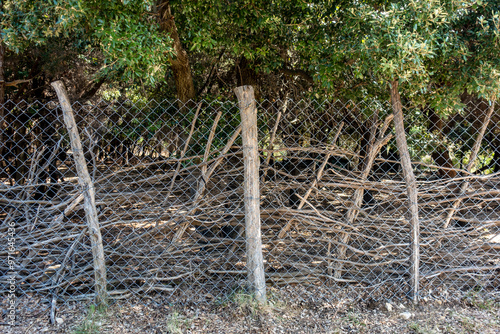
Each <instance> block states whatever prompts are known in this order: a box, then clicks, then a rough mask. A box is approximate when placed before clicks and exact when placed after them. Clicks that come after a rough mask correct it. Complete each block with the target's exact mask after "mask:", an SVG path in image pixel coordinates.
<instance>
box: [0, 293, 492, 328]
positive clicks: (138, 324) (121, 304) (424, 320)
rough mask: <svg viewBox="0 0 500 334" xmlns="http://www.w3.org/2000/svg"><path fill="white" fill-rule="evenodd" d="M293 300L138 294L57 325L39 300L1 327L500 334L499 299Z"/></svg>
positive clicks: (67, 308)
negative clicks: (154, 298) (200, 301)
mask: <svg viewBox="0 0 500 334" xmlns="http://www.w3.org/2000/svg"><path fill="white" fill-rule="evenodd" d="M285 299H286V297H285V296H272V297H271V298H269V304H268V305H267V306H265V307H260V306H258V305H257V304H256V303H255V302H254V301H253V299H252V298H251V296H249V295H247V294H244V293H235V294H234V295H233V296H231V297H230V298H228V299H227V300H226V301H224V302H214V303H210V304H207V305H204V306H202V305H194V306H182V307H174V306H171V305H168V304H166V303H163V304H162V303H155V302H147V301H146V300H142V301H140V300H133V299H131V300H120V301H114V302H113V304H112V305H111V306H110V307H109V308H108V309H107V310H105V311H103V310H96V309H94V308H93V307H88V306H84V305H82V304H81V303H67V304H65V305H63V306H60V307H59V308H58V311H57V313H56V315H55V321H56V323H57V324H55V325H51V324H50V321H49V314H50V312H49V311H48V310H47V308H46V307H45V308H43V307H42V305H41V304H39V305H37V301H36V300H35V299H34V298H31V299H30V300H29V305H28V304H26V305H24V306H25V307H24V308H23V309H22V310H21V311H20V314H19V316H18V321H19V322H18V323H17V325H16V326H15V327H9V326H7V325H6V323H5V322H4V321H5V319H2V325H1V326H0V333H75V334H77V333H117V334H121V333H172V334H177V333H398V334H402V333H453V334H454V333H500V303H499V302H498V300H496V301H493V300H483V299H479V298H468V299H464V300H462V301H456V302H441V301H432V302H430V301H421V302H420V304H419V305H417V306H413V305H412V304H411V303H409V302H407V303H401V302H392V303H389V302H386V301H381V302H373V301H372V302H364V301H361V302H358V303H350V302H346V301H336V302H328V303H326V302H319V301H318V302H315V301H314V300H308V301H307V302H306V301H302V302H284V301H283V300H285ZM38 302H39V301H38ZM23 310H24V311H23ZM37 310H38V312H37ZM4 317H5V312H4Z"/></svg>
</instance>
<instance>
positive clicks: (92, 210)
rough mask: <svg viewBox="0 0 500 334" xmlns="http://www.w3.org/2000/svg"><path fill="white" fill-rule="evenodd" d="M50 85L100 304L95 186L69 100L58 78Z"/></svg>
mask: <svg viewBox="0 0 500 334" xmlns="http://www.w3.org/2000/svg"><path fill="white" fill-rule="evenodd" d="M52 87H53V88H54V90H55V91H56V93H57V97H58V98H59V102H60V103H61V109H62V111H63V116H64V123H65V124H66V128H67V129H68V134H69V138H70V141H71V150H72V151H73V159H74V160H75V165H76V170H77V173H78V183H79V184H80V187H81V188H82V189H83V197H84V204H83V207H84V209H85V216H86V219H87V225H88V228H89V236H90V240H91V245H92V255H93V259H94V277H95V302H96V304H97V305H99V306H106V305H107V300H108V298H107V292H106V284H107V281H106V263H105V260H104V247H103V245H102V237H101V230H100V227H99V221H98V220H97V210H96V206H95V189H94V184H93V182H92V180H91V178H90V174H89V171H88V169H87V163H86V161H85V156H84V154H83V149H82V143H81V141H80V135H79V133H78V128H77V126H76V122H75V117H74V115H73V109H72V108H71V103H70V101H69V98H68V94H67V93H66V89H65V88H64V84H63V83H62V82H61V81H55V82H53V83H52Z"/></svg>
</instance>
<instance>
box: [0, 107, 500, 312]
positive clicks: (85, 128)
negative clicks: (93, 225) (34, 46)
mask: <svg viewBox="0 0 500 334" xmlns="http://www.w3.org/2000/svg"><path fill="white" fill-rule="evenodd" d="M3 108H4V115H5V119H4V122H5V124H4V128H3V129H2V133H1V135H2V138H1V143H2V147H1V152H0V153H1V161H0V163H1V165H0V167H1V171H0V173H1V174H0V177H1V183H0V220H1V225H0V226H1V227H0V239H1V240H0V243H1V244H2V245H8V246H7V247H5V248H3V249H2V250H1V256H0V268H1V273H0V274H1V279H0V291H1V292H2V295H5V296H8V295H9V294H10V295H12V294H15V296H16V300H17V301H16V303H17V304H18V307H17V308H18V309H25V312H26V314H28V315H29V313H30V312H35V309H34V308H33V306H30V305H32V302H33V301H34V300H36V301H37V302H40V303H41V304H40V305H43V306H42V307H41V309H43V310H44V311H45V310H50V309H52V311H53V310H54V308H56V307H57V305H61V304H67V303H71V302H73V301H92V300H93V298H94V294H95V289H94V288H95V287H94V268H93V260H92V249H91V240H90V236H89V231H88V227H87V223H86V219H85V213H84V209H83V195H82V191H83V190H84V189H81V187H80V186H79V183H78V176H77V173H76V170H75V163H74V160H73V152H72V151H71V147H70V142H69V139H68V134H67V130H66V128H65V126H64V122H63V120H62V114H61V110H60V108H59V103H57V102H48V103H42V102H29V103H28V102H19V103H13V102H7V103H5V104H4V105H3ZM257 108H258V128H259V134H258V138H259V153H260V175H259V178H260V201H261V202H260V210H261V222H262V242H263V249H262V250H263V254H264V265H265V275H266V283H267V286H268V293H269V294H271V295H272V294H275V295H277V296H282V297H283V298H287V299H288V300H308V299H311V298H314V299H315V300H318V299H323V300H325V301H329V300H333V299H337V300H338V299H341V298H348V299H353V300H360V299H363V300H368V299H369V300H401V299H405V298H407V297H408V296H409V292H410V291H411V286H410V285H409V278H410V268H411V265H412V264H411V261H410V252H411V249H410V232H411V227H410V223H409V220H408V203H407V192H406V191H407V189H406V184H405V182H404V179H403V174H402V170H401V165H400V157H399V153H398V150H397V147H396V143H395V139H394V130H393V125H392V123H387V124H389V127H388V128H387V130H386V131H385V132H384V131H383V124H384V121H385V120H386V119H387V117H388V116H389V115H390V114H391V108H390V105H388V104H385V103H380V102H373V103H354V102H352V101H347V102H342V101H334V102H329V101H324V102H320V101H314V100H309V101H305V100H303V101H292V100H287V101H279V100H277V101H262V102H259V103H258V106H257ZM489 108H490V107H489V106H488V104H486V103H484V102H477V103H470V104H468V105H466V106H465V108H464V110H463V111H462V112H460V113H455V114H453V115H451V116H449V117H448V118H447V119H443V118H439V117H437V115H436V114H435V113H434V111H433V110H432V109H430V108H415V107H411V106H408V107H406V108H405V109H404V112H405V115H407V116H406V119H405V126H406V134H407V142H408V145H409V150H410V155H411V159H412V163H413V165H412V166H413V171H414V173H415V175H416V178H417V189H418V210H419V222H420V235H419V237H420V244H419V249H420V266H419V273H420V279H419V282H420V291H419V297H420V298H428V299H444V300H453V299H460V298H466V297H467V296H470V295H472V294H481V295H483V296H485V297H487V298H493V299H498V298H499V297H500V290H499V286H500V202H499V198H500V175H499V171H500V125H499V124H500V122H499V121H500V120H499V117H500V114H499V113H498V108H496V109H495V112H494V113H493V115H492V116H491V119H487V111H488V110H489ZM73 110H74V113H75V117H76V120H77V124H78V130H79V132H80V137H81V141H82V145H83V151H84V154H85V159H86V163H87V166H88V169H89V172H90V175H91V178H92V180H93V183H94V187H95V189H96V206H97V210H98V219H99V224H100V228H101V234H102V239H103V245H104V252H105V262H106V268H107V269H106V270H107V271H106V273H107V290H108V293H109V298H110V300H111V302H113V303H114V302H116V301H117V300H120V299H129V298H137V299H138V300H140V301H144V302H146V301H151V300H154V301H162V302H167V303H172V304H177V303H180V304H186V303H195V304H196V303H205V302H217V301H223V300H225V299H227V298H230V296H231V294H233V293H235V292H236V291H239V290H245V289H246V288H247V282H246V277H247V273H246V253H245V212H244V196H243V150H242V143H241V138H240V136H239V129H240V128H239V126H240V117H239V111H238V107H237V104H236V103H235V102H230V101H229V102H224V101H202V102H199V103H188V104H181V103H180V102H178V101H161V102H157V101H147V102H132V101H122V102H100V103H96V104H80V103H74V104H73ZM387 120H389V119H387ZM485 122H487V127H486V132H485V133H484V136H483V137H482V138H480V136H478V134H479V129H480V128H481V126H482V125H483V124H485ZM478 138H480V143H479V144H480V146H479V151H478V154H477V157H476V158H474V159H473V160H474V161H469V160H470V158H471V152H472V151H473V146H474V143H476V142H477V139H478ZM379 139H381V140H382V139H383V140H382V141H378V140H379ZM375 143H380V145H375ZM371 153H373V154H376V159H375V160H374V161H373V163H372V164H367V156H368V155H369V154H371ZM356 194H357V195H356ZM8 306H9V305H8V299H7V298H6V299H4V301H3V302H2V308H5V309H7V308H8ZM26 310H27V311H26ZM36 311H40V308H38V307H37V310H36Z"/></svg>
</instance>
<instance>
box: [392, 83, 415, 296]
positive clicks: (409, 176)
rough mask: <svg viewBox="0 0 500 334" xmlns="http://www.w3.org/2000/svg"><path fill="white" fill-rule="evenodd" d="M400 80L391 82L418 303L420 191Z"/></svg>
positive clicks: (412, 284) (411, 259) (412, 279)
mask: <svg viewBox="0 0 500 334" xmlns="http://www.w3.org/2000/svg"><path fill="white" fill-rule="evenodd" d="M398 85H399V82H398V80H394V81H392V82H391V104H392V110H393V112H394V127H395V129H396V144H397V146H398V151H399V156H400V157H401V167H402V168H403V176H404V180H405V183H406V192H407V194H408V208H409V213H408V214H409V216H410V219H409V221H410V264H411V268H410V287H411V291H410V295H411V297H412V298H413V303H414V304H417V303H418V294H419V282H420V271H419V268H420V239H419V238H420V220H419V218H418V192H417V181H416V179H415V175H414V174H413V169H412V166H411V158H410V153H409V152H408V144H407V142H406V134H405V128H404V115H403V105H402V104H401V97H400V95H399V89H398Z"/></svg>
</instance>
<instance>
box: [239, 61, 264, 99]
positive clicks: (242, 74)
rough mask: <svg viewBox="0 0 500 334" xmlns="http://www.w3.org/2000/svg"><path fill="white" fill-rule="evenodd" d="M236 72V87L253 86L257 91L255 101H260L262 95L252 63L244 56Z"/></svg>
mask: <svg viewBox="0 0 500 334" xmlns="http://www.w3.org/2000/svg"><path fill="white" fill-rule="evenodd" d="M236 70H237V73H236V85H237V86H238V87H240V86H252V87H253V89H254V91H255V99H256V100H258V99H260V96H261V95H260V90H259V86H258V84H257V73H256V72H255V70H254V69H253V68H252V63H251V62H250V61H249V60H248V59H246V58H245V57H244V56H241V58H240V61H239V63H238V66H237V68H236Z"/></svg>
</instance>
